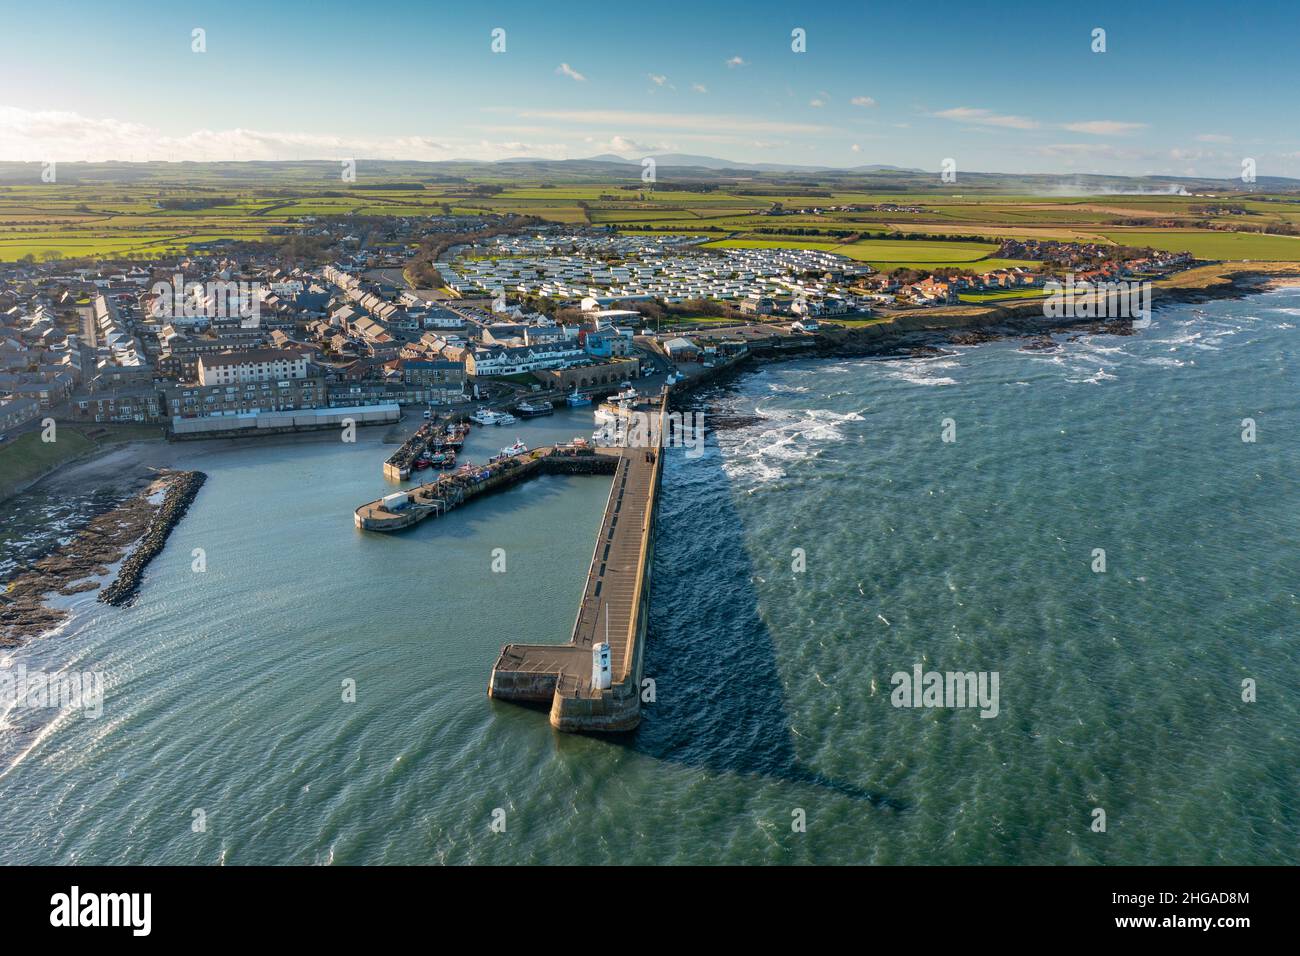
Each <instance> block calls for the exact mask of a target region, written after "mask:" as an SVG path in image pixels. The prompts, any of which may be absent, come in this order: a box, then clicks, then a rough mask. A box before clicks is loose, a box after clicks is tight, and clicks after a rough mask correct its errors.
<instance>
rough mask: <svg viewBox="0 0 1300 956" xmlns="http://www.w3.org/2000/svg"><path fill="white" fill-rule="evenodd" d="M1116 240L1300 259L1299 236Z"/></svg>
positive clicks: (1232, 255)
mask: <svg viewBox="0 0 1300 956" xmlns="http://www.w3.org/2000/svg"><path fill="white" fill-rule="evenodd" d="M1107 235H1108V238H1110V239H1111V240H1113V241H1114V242H1120V243H1125V244H1127V245H1133V246H1151V247H1153V248H1155V249H1165V250H1168V251H1169V252H1190V253H1191V254H1192V255H1194V256H1196V258H1198V259H1260V260H1266V261H1270V262H1300V238H1297V237H1295V236H1263V235H1258V234H1256V233H1245V232H1209V231H1198V232H1181V231H1177V230H1173V229H1169V230H1159V231H1154V232H1127V231H1126V232H1112V233H1108V234H1107Z"/></svg>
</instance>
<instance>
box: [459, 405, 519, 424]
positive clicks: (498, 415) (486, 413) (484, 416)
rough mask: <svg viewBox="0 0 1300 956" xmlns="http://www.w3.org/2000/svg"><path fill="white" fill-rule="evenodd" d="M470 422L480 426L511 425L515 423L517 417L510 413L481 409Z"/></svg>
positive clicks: (472, 416)
mask: <svg viewBox="0 0 1300 956" xmlns="http://www.w3.org/2000/svg"><path fill="white" fill-rule="evenodd" d="M469 420H470V421H472V422H478V423H479V424H480V425H509V424H512V423H513V422H514V421H515V416H513V415H511V414H510V413H509V412H494V411H493V410H492V409H490V408H480V409H479V410H478V411H476V412H475V413H474V414H473V415H471V416H470V417H469Z"/></svg>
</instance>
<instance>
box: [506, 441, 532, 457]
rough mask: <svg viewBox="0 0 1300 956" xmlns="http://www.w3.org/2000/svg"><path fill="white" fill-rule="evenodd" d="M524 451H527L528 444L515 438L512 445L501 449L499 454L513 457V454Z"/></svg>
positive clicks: (520, 453) (519, 453)
mask: <svg viewBox="0 0 1300 956" xmlns="http://www.w3.org/2000/svg"><path fill="white" fill-rule="evenodd" d="M526 451H528V446H527V445H525V444H524V443H523V442H521V441H520V440H519V439H518V438H516V439H515V443H514V444H513V445H510V446H509V447H507V448H502V449H501V454H502V455H504V456H505V457H507V458H514V457H515V455H522V454H523V453H524V452H526Z"/></svg>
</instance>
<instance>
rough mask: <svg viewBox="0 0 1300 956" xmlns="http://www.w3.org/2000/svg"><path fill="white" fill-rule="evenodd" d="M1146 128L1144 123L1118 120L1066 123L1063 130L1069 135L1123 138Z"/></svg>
mask: <svg viewBox="0 0 1300 956" xmlns="http://www.w3.org/2000/svg"><path fill="white" fill-rule="evenodd" d="M1146 126H1147V124H1146V123H1124V122H1121V121H1120V120H1087V121H1086V122H1079V123H1066V124H1065V125H1064V127H1063V128H1064V129H1068V130H1069V131H1070V132H1071V133H1090V134H1091V135H1093V136H1123V135H1124V134H1125V133H1131V132H1133V131H1134V130H1139V129H1146Z"/></svg>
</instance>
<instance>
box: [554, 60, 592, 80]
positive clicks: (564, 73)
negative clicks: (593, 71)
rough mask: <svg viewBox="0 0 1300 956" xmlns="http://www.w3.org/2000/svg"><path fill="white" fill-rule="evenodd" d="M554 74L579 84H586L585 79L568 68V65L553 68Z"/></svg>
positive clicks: (563, 64) (562, 64) (571, 68)
mask: <svg viewBox="0 0 1300 956" xmlns="http://www.w3.org/2000/svg"><path fill="white" fill-rule="evenodd" d="M555 72H556V73H558V74H559V75H560V76H567V77H568V78H569V79H571V80H577V81H578V82H579V83H586V82H587V78H586V77H585V76H583V75H582V74H581V73H579V72H578V71H577V70H575V69H574V68H573V67H571V66H569V64H567V63H561V64H560V65H559V66H557V67H556V68H555Z"/></svg>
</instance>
